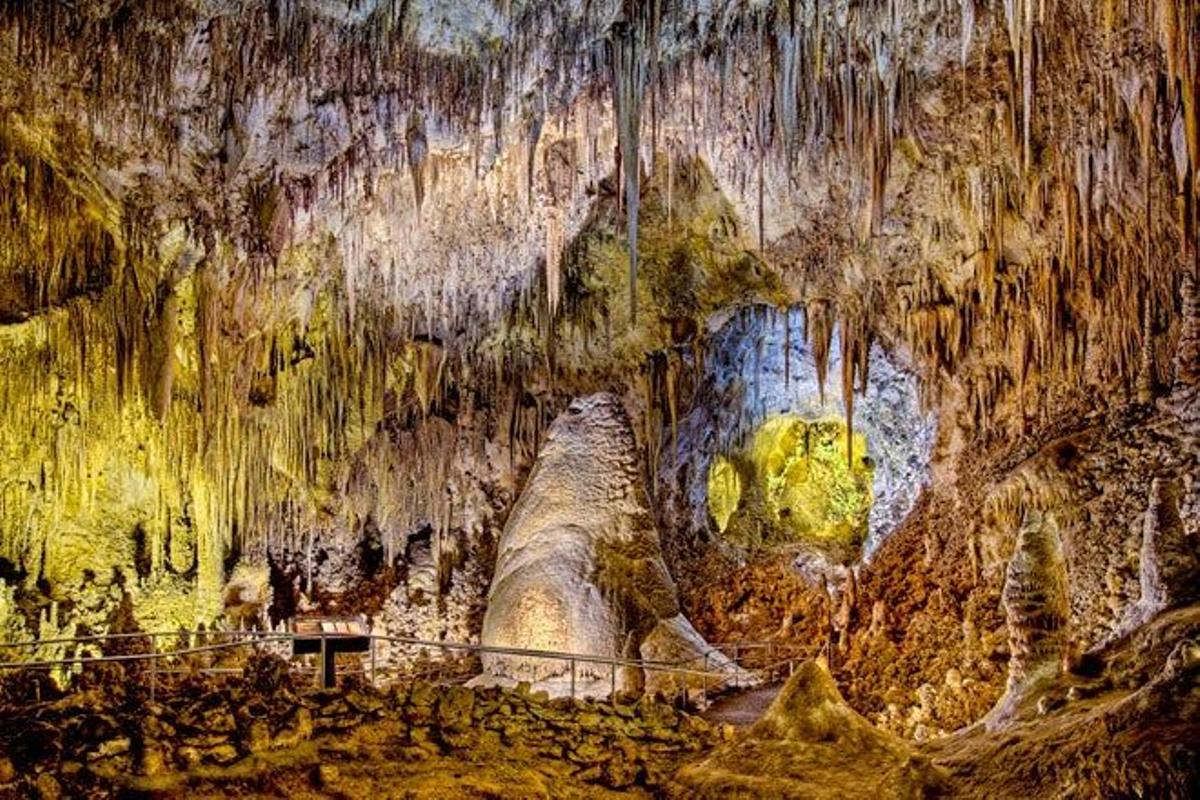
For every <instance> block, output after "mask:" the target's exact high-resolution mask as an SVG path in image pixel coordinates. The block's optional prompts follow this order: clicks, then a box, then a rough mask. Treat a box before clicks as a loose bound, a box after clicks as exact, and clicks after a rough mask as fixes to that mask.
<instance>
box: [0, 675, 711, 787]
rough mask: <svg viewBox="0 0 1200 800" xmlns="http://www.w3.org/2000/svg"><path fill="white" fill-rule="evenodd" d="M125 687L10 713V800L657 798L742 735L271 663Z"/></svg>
mask: <svg viewBox="0 0 1200 800" xmlns="http://www.w3.org/2000/svg"><path fill="white" fill-rule="evenodd" d="M120 678H121V675H119V674H117V673H111V674H109V675H107V676H104V677H101V676H94V680H92V681H91V682H90V683H89V682H86V681H85V685H84V688H83V689H82V690H81V691H78V692H73V693H71V694H68V695H65V696H61V697H55V696H54V695H53V693H52V690H51V689H50V688H49V687H46V696H47V698H48V699H47V700H45V701H44V702H35V703H30V702H28V700H27V698H28V697H30V696H33V693H31V692H25V693H23V698H25V699H24V700H23V702H21V703H20V704H18V705H8V706H7V707H6V708H4V710H3V712H2V718H3V725H2V726H0V797H14V798H16V797H21V798H24V797H35V798H43V799H47V798H60V797H97V798H99V797H114V796H122V797H125V796H133V797H178V796H183V795H188V796H192V797H228V796H245V797H257V796H263V797H281V796H285V797H347V798H350V797H354V798H358V797H366V796H370V795H378V796H405V797H428V798H442V797H446V798H449V797H564V796H566V797H569V796H578V797H583V796H586V797H606V796H609V795H613V794H615V793H622V794H623V796H651V795H653V794H655V793H657V792H658V790H659V789H660V788H661V787H662V785H663V784H664V782H665V781H666V780H667V779H668V778H669V776H670V775H672V774H673V773H674V771H675V769H676V768H677V767H678V765H679V763H680V762H681V761H682V760H684V759H686V758H689V757H692V756H693V755H695V754H697V753H702V752H705V751H707V750H709V749H711V748H712V747H713V746H715V745H716V744H717V743H718V742H719V741H720V740H721V739H722V737H723V736H729V735H731V733H732V729H729V728H727V727H725V728H723V727H721V726H714V725H711V724H709V723H707V722H705V721H704V720H702V719H700V718H699V717H696V716H691V715H688V714H684V713H680V712H678V711H676V710H675V709H674V708H672V707H671V706H669V705H664V704H661V703H658V702H655V701H653V700H652V699H650V698H648V697H644V698H642V699H636V698H632V697H631V698H629V702H620V701H619V702H617V703H615V704H613V703H601V702H584V701H578V702H575V701H571V700H567V699H559V700H551V699H550V698H549V697H548V696H547V695H546V694H544V693H534V692H530V690H529V688H528V686H527V685H521V686H518V687H517V688H516V689H513V690H505V689H499V688H488V689H469V688H466V687H461V686H449V687H439V686H434V685H432V684H429V683H412V684H406V685H397V686H394V687H392V688H389V689H388V690H386V691H381V690H375V689H372V688H370V687H368V686H361V685H353V682H349V683H350V684H351V685H348V686H345V687H342V688H339V689H337V690H332V691H324V692H322V691H317V690H313V689H307V688H303V687H301V686H299V685H298V684H297V682H296V681H295V680H294V679H293V678H291V677H290V676H289V675H288V674H287V672H286V665H285V663H284V662H282V661H280V660H278V659H275V658H271V657H263V658H261V659H259V660H256V661H255V662H253V663H251V664H250V665H249V666H248V667H247V668H246V669H245V671H244V673H243V675H241V676H240V677H238V678H237V679H235V680H232V681H230V682H228V683H225V684H223V685H218V684H214V683H213V682H212V679H208V678H195V679H192V680H187V681H184V682H183V683H182V684H180V685H178V686H176V687H174V688H172V689H171V690H169V691H164V692H161V693H160V694H159V695H158V696H157V697H156V698H155V699H154V700H151V699H150V697H149V696H148V695H147V693H146V691H145V690H144V689H143V688H142V684H141V683H138V682H131V683H129V684H126V683H123V682H121V681H120ZM25 688H26V689H28V688H29V687H25Z"/></svg>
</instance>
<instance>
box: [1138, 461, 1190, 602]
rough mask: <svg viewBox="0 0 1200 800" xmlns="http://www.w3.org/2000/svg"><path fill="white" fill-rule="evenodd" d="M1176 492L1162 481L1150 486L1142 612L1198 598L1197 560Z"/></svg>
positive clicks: (1142, 568)
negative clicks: (1180, 511) (1180, 512)
mask: <svg viewBox="0 0 1200 800" xmlns="http://www.w3.org/2000/svg"><path fill="white" fill-rule="evenodd" d="M1179 491H1180V490H1179V484H1178V482H1176V481H1169V480H1165V479H1162V478H1155V479H1154V481H1153V482H1152V483H1151V485H1150V505H1149V508H1147V509H1146V517H1145V521H1144V523H1143V528H1142V551H1141V566H1140V569H1139V579H1140V583H1141V589H1142V597H1141V605H1142V607H1143V609H1142V610H1143V612H1144V613H1152V612H1154V611H1158V610H1160V609H1163V608H1170V607H1172V606H1176V605H1181V604H1184V603H1189V602H1194V601H1196V600H1197V599H1200V561H1198V560H1197V557H1196V549H1195V545H1194V544H1192V543H1189V541H1188V536H1187V531H1186V530H1185V528H1184V525H1183V520H1182V519H1181V518H1180V516H1179Z"/></svg>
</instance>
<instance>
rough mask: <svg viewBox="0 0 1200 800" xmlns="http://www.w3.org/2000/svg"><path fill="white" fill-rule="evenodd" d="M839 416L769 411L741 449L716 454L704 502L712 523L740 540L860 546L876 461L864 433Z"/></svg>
mask: <svg viewBox="0 0 1200 800" xmlns="http://www.w3.org/2000/svg"><path fill="white" fill-rule="evenodd" d="M847 434H848V431H847V428H846V425H845V423H844V422H842V421H841V420H838V419H825V420H805V419H801V418H800V417H798V416H795V415H791V414H784V415H780V416H776V417H772V418H771V419H769V420H767V421H766V422H765V423H763V425H762V426H761V427H760V428H759V429H758V430H757V431H755V433H754V435H753V437H752V439H751V441H750V444H749V446H748V447H747V448H746V449H745V451H744V452H742V453H740V454H735V455H733V456H731V457H717V458H716V459H715V460H714V461H713V464H712V466H711V467H710V468H709V473H708V508H709V513H710V514H711V515H712V518H713V521H714V522H716V524H717V528H718V529H719V530H721V531H722V532H723V533H726V534H727V536H728V537H729V538H730V539H731V540H733V541H736V542H738V543H741V544H751V543H762V544H773V543H774V544H782V543H786V542H796V541H811V542H815V543H818V544H821V543H828V544H838V545H858V544H860V543H861V542H862V540H863V538H864V537H865V536H866V532H867V515H868V513H869V512H870V510H871V502H872V499H873V495H872V490H871V486H872V480H873V478H874V467H873V465H872V463H871V461H870V459H869V458H868V457H866V452H867V442H866V438H865V437H864V436H863V435H862V434H857V433H856V434H854V435H853V448H852V450H851V452H852V453H853V454H854V455H853V457H852V458H851V456H850V454H849V453H847V444H848V437H847Z"/></svg>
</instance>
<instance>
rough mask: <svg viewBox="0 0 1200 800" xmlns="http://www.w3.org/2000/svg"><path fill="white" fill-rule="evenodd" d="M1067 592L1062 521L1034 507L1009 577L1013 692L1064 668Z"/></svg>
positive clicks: (1019, 536)
mask: <svg viewBox="0 0 1200 800" xmlns="http://www.w3.org/2000/svg"><path fill="white" fill-rule="evenodd" d="M1068 591H1069V589H1068V582H1067V571H1066V563H1065V561H1064V558H1063V552H1062V541H1061V540H1060V539H1059V534H1058V524H1057V523H1056V522H1055V520H1054V517H1053V516H1051V515H1050V514H1044V513H1042V512H1039V511H1036V510H1030V511H1028V512H1026V514H1025V519H1024V521H1023V522H1022V524H1021V530H1020V532H1019V533H1018V534H1017V542H1016V549H1015V550H1014V552H1013V556H1012V558H1011V559H1010V560H1009V562H1008V569H1007V571H1006V573H1005V579H1004V592H1003V603H1004V613H1005V616H1006V618H1007V620H1008V640H1009V649H1010V651H1011V652H1010V656H1009V663H1008V687H1009V692H1010V693H1012V692H1017V691H1019V690H1020V689H1022V688H1024V687H1027V686H1029V685H1030V684H1031V683H1033V682H1035V681H1037V680H1039V679H1042V678H1046V677H1050V676H1053V675H1055V674H1057V672H1058V671H1059V670H1060V669H1061V667H1062V662H1063V657H1064V655H1065V654H1066V652H1067V646H1068V642H1069V636H1070V634H1069V631H1068V624H1069V621H1070V600H1069V595H1068Z"/></svg>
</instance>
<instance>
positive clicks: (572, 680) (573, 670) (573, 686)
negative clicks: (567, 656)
mask: <svg viewBox="0 0 1200 800" xmlns="http://www.w3.org/2000/svg"><path fill="white" fill-rule="evenodd" d="M571 699H572V700H574V699H575V659H573V658H572V659H571Z"/></svg>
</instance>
